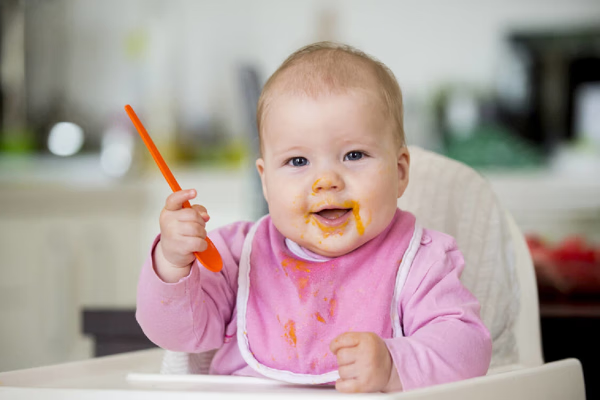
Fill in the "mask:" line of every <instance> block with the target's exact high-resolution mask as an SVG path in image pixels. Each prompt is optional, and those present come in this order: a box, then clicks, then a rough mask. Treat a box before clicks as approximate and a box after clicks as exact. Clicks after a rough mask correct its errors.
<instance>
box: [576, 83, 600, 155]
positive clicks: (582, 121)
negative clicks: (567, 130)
mask: <svg viewBox="0 0 600 400" xmlns="http://www.w3.org/2000/svg"><path fill="white" fill-rule="evenodd" d="M575 103H576V105H575V113H576V118H575V129H576V134H577V135H580V136H581V137H583V138H586V139H589V140H590V141H592V142H593V143H594V144H595V145H596V146H600V83H597V82H596V83H587V84H584V85H581V86H580V87H579V88H578V89H577V91H576V93H575Z"/></svg>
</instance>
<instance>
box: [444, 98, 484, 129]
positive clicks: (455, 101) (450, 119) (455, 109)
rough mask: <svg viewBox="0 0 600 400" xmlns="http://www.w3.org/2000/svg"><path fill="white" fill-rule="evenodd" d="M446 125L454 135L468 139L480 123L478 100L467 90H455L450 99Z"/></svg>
mask: <svg viewBox="0 0 600 400" xmlns="http://www.w3.org/2000/svg"><path fill="white" fill-rule="evenodd" d="M445 118H446V123H447V125H448V127H449V128H450V130H451V131H452V134H453V135H455V136H457V137H461V138H463V139H466V138H468V137H470V136H471V135H472V133H473V131H474V129H475V127H476V126H477V124H478V123H479V111H478V109H477V100H476V99H475V98H474V96H473V95H471V94H470V93H467V92H466V91H465V90H460V89H459V90H454V91H452V93H451V94H450V97H449V99H448V106H447V109H446V115H445Z"/></svg>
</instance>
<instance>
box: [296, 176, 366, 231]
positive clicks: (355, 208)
mask: <svg viewBox="0 0 600 400" xmlns="http://www.w3.org/2000/svg"><path fill="white" fill-rule="evenodd" d="M317 182H319V179H318V180H317V181H315V183H314V184H313V192H314V188H315V185H316V184H317ZM324 204H332V203H331V201H329V200H327V201H325V202H324ZM319 205H320V204H318V205H317V207H318V206H319ZM340 208H350V209H352V215H353V216H354V221H356V222H355V224H356V231H357V232H358V234H359V235H363V234H364V233H365V225H364V224H363V222H362V219H361V217H360V205H359V204H358V202H357V201H354V200H347V201H345V202H343V203H342V204H341V205H340ZM305 222H306V223H307V224H308V223H312V224H313V225H316V226H318V227H319V229H320V230H321V231H322V232H323V236H324V237H329V236H331V235H335V234H337V235H340V236H342V235H343V234H344V228H345V227H346V225H348V222H349V220H346V221H345V222H344V223H343V224H342V225H340V226H325V225H323V224H322V223H320V222H319V221H318V220H317V219H315V218H314V217H313V216H312V213H311V212H308V213H307V214H306V215H305Z"/></svg>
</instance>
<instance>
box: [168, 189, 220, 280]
mask: <svg viewBox="0 0 600 400" xmlns="http://www.w3.org/2000/svg"><path fill="white" fill-rule="evenodd" d="M194 197H196V191H195V190H194V189H191V190H181V191H179V192H175V193H173V194H171V195H170V196H169V197H167V202H166V204H165V208H163V210H162V212H161V213H160V220H159V222H160V233H161V236H160V242H159V244H158V246H160V249H157V251H158V250H160V253H161V254H160V255H157V256H158V257H157V260H156V261H157V264H158V263H159V262H160V256H162V257H164V260H166V261H167V262H168V263H169V264H170V266H171V267H176V268H189V267H190V266H191V264H192V262H193V261H194V259H195V256H194V252H195V251H197V252H201V251H204V250H206V247H207V246H208V245H207V243H206V228H205V227H206V222H207V221H208V219H209V218H210V217H209V216H208V213H207V212H206V208H204V207H202V206H200V205H193V206H192V208H183V203H184V202H185V201H186V200H191V199H193V198H194Z"/></svg>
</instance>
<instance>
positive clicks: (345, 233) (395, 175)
mask: <svg viewBox="0 0 600 400" xmlns="http://www.w3.org/2000/svg"><path fill="white" fill-rule="evenodd" d="M263 121H264V122H263V132H262V144H263V148H262V149H263V158H261V159H258V160H257V162H256V166H257V168H258V172H259V174H260V176H261V179H262V186H263V192H264V195H265V198H266V200H267V203H268V204H269V213H270V215H271V218H272V221H273V224H274V225H275V226H276V227H277V229H278V230H279V231H280V232H281V233H282V234H283V235H284V236H285V237H287V238H289V239H291V240H293V241H295V242H296V243H298V244H299V245H301V246H303V247H305V248H307V249H309V250H311V251H313V252H315V253H317V254H321V255H324V256H329V257H337V256H340V255H343V254H346V253H349V252H350V251H352V250H354V249H356V248H358V247H359V246H361V245H362V244H364V243H366V242H367V241H369V240H370V239H372V238H374V237H375V236H377V235H378V234H379V233H381V232H382V231H383V230H384V229H385V228H386V227H387V226H388V225H389V223H390V222H391V220H392V218H393V216H394V213H395V211H396V202H397V199H398V197H400V196H401V195H402V193H403V192H404V189H405V188H406V185H407V184H408V164H409V155H408V151H407V150H406V148H405V147H400V146H399V145H398V144H397V141H396V139H395V136H394V134H393V124H391V123H390V122H389V118H384V115H383V112H382V111H381V107H380V106H379V104H378V103H377V102H376V100H375V98H374V96H371V95H369V94H367V93H365V92H361V93H359V92H350V93H348V94H343V95H330V96H322V97H320V98H318V99H313V98H309V97H300V96H285V97H284V96H278V97H277V98H276V99H274V101H273V103H272V104H271V106H270V107H269V109H268V111H267V113H266V115H265V116H264V120H263Z"/></svg>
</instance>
